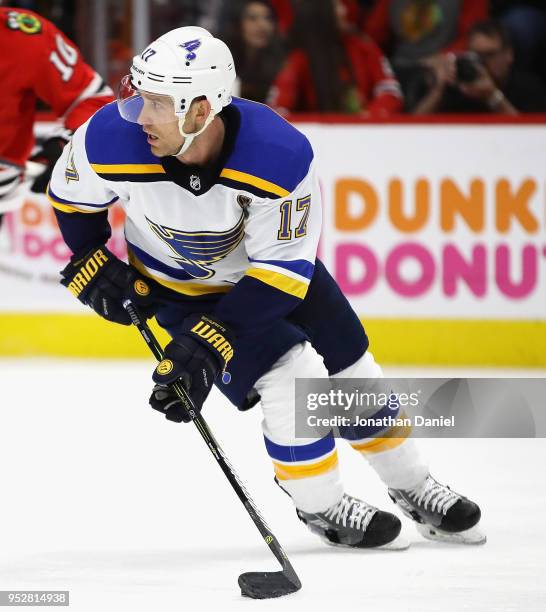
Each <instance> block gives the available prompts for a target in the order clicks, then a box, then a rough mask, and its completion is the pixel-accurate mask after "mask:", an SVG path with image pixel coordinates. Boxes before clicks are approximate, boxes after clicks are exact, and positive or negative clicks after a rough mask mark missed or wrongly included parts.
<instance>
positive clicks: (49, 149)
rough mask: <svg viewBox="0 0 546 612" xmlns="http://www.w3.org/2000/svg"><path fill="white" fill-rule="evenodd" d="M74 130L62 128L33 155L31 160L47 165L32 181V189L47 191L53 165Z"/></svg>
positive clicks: (36, 191) (41, 191) (38, 191)
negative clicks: (60, 131)
mask: <svg viewBox="0 0 546 612" xmlns="http://www.w3.org/2000/svg"><path fill="white" fill-rule="evenodd" d="M71 136H72V132H70V131H69V130H62V133H59V134H57V135H55V136H53V137H51V138H49V139H48V140H46V141H45V142H44V143H43V145H42V148H41V149H40V150H39V151H38V152H37V153H36V154H35V155H33V156H32V157H31V161H35V162H39V163H41V164H44V165H45V169H44V171H43V172H42V173H41V174H39V175H38V176H37V177H36V178H35V179H34V182H33V183H32V186H31V187H30V190H31V191H32V192H34V193H45V191H46V189H47V184H48V183H49V179H50V178H51V173H52V172H53V167H54V166H55V164H56V163H57V160H58V159H59V157H60V156H61V153H62V152H63V149H64V147H65V145H66V144H67V142H68V141H69V140H70V137H71Z"/></svg>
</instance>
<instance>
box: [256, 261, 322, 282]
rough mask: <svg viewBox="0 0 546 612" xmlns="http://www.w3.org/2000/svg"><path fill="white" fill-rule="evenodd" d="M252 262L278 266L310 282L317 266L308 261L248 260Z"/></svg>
mask: <svg viewBox="0 0 546 612" xmlns="http://www.w3.org/2000/svg"><path fill="white" fill-rule="evenodd" d="M248 261H250V262H256V263H264V264H270V265H272V266H277V267H279V268H284V269H285V270H290V272H295V273H296V274H299V275H300V276H303V277H304V278H307V279H308V280H311V278H312V277H313V271H314V270H315V265H314V264H312V263H311V262H310V261H307V260H306V259H292V260H288V261H281V260H280V259H252V258H251V257H249V258H248Z"/></svg>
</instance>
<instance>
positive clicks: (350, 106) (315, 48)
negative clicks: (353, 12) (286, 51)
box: [269, 0, 403, 117]
mask: <svg viewBox="0 0 546 612" xmlns="http://www.w3.org/2000/svg"><path fill="white" fill-rule="evenodd" d="M352 30H353V28H352V24H351V22H350V21H349V20H348V14H347V7H346V4H345V2H344V1H343V0H314V1H313V2H308V1H306V0H294V26H293V28H292V32H291V35H290V43H289V47H290V49H291V53H290V55H289V57H288V58H287V61H286V63H285V65H284V67H283V69H282V70H281V72H280V74H279V75H278V77H277V79H276V81H275V84H274V86H273V88H272V90H271V94H270V97H269V104H270V105H271V106H273V107H274V108H275V109H277V110H278V111H279V112H281V113H288V112H334V113H358V114H362V115H369V116H374V117H386V116H389V115H391V114H392V113H396V112H398V111H400V110H401V108H402V105H403V99H402V93H401V90H400V86H399V84H398V82H397V80H396V78H395V77H394V74H393V73H392V71H391V69H390V65H389V63H388V61H387V60H386V58H385V57H384V56H383V55H382V54H381V51H380V50H379V48H378V47H377V45H376V44H375V43H374V42H373V41H372V40H370V39H368V38H367V37H366V38H364V37H362V36H357V35H355V34H354V33H352Z"/></svg>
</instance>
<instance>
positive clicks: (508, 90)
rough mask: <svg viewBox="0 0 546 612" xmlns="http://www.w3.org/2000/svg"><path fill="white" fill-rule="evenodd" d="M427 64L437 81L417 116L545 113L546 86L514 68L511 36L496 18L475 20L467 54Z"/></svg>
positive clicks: (445, 56) (438, 59)
mask: <svg viewBox="0 0 546 612" xmlns="http://www.w3.org/2000/svg"><path fill="white" fill-rule="evenodd" d="M428 67H429V69H430V75H431V77H432V80H433V83H432V84H431V87H430V89H429V91H428V93H427V94H426V95H425V96H424V97H423V98H422V99H421V101H420V102H419V103H418V104H417V105H416V107H415V108H414V110H413V112H414V114H418V115H419V114H430V113H498V114H507V115H517V114H519V113H525V112H527V113H529V112H544V111H546V88H545V86H544V85H543V84H542V82H541V81H540V80H539V78H538V77H536V76H534V75H533V74H529V73H526V72H522V71H520V70H519V69H516V68H515V67H514V53H513V49H512V44H511V42H510V38H509V35H508V33H507V31H506V30H505V29H504V27H503V26H502V25H501V24H500V23H498V22H496V21H492V20H490V21H482V22H478V23H476V24H475V25H474V26H473V27H472V28H471V30H470V32H469V34H468V45H467V51H466V52H464V53H460V54H453V53H450V54H445V55H442V56H440V57H437V58H435V59H434V61H433V62H430V63H429V64H428Z"/></svg>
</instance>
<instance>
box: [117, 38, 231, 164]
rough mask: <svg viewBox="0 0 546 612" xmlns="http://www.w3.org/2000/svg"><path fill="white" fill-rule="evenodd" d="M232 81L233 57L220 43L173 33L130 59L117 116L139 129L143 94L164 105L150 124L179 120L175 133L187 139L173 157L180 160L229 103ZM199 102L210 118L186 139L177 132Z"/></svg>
mask: <svg viewBox="0 0 546 612" xmlns="http://www.w3.org/2000/svg"><path fill="white" fill-rule="evenodd" d="M234 81H235V66H234V64H233V57H232V55H231V52H230V50H229V49H228V47H227V45H226V44H225V43H223V42H222V41H221V40H219V39H218V38H214V37H213V36H212V34H211V33H210V32H208V31H207V30H205V29H204V28H199V27H194V26H189V27H183V28H176V29H175V30H171V31H170V32H167V33H166V34H163V36H161V37H159V38H158V39H157V40H155V41H154V42H152V43H151V44H150V45H149V46H148V47H147V48H146V49H145V50H144V51H143V52H142V53H141V54H140V55H136V56H135V57H134V58H133V64H132V66H131V73H130V74H129V75H127V76H125V77H123V79H122V81H121V85H120V92H119V95H118V108H119V112H120V115H121V116H122V117H123V118H124V119H126V120H127V121H132V122H135V123H138V122H139V117H141V114H142V111H143V109H144V106H145V99H146V96H144V97H143V96H142V93H144V94H153V99H154V100H156V101H157V100H159V102H161V101H162V100H164V101H165V103H166V106H164V108H163V110H162V109H161V104H155V103H154V109H155V108H157V109H158V112H157V113H156V114H155V115H153V122H156V123H161V122H163V123H165V122H167V121H174V120H176V119H178V125H179V129H180V133H181V134H182V135H183V136H184V137H185V139H186V140H185V142H184V145H183V147H182V149H181V150H180V151H179V152H178V153H177V155H180V154H181V153H183V152H184V151H185V150H187V148H188V147H189V145H190V144H191V141H192V140H193V138H195V136H197V135H198V134H200V133H201V132H203V131H204V130H205V129H206V127H207V126H208V125H209V124H210V122H211V121H212V120H213V119H214V116H215V115H216V114H217V113H219V112H220V111H221V110H222V108H224V106H227V105H228V104H229V103H230V102H231V92H232V89H233V83H234ZM201 96H205V97H206V98H207V100H208V101H209V103H210V105H211V112H210V114H209V117H208V118H207V121H206V123H205V125H204V126H203V127H202V129H201V130H199V132H196V133H193V134H186V133H185V132H184V131H183V128H182V126H183V124H184V119H185V117H186V113H187V112H188V110H189V108H190V105H191V103H192V101H193V100H195V98H199V97H201ZM166 109H167V110H166ZM171 111H172V112H171ZM173 113H174V116H173Z"/></svg>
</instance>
